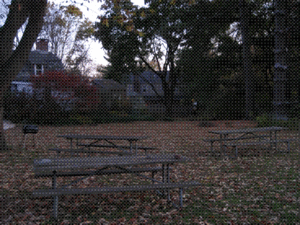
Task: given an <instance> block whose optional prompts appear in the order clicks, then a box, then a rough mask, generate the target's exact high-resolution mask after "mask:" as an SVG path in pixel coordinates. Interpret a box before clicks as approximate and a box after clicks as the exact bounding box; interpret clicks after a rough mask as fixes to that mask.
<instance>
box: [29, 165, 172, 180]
mask: <svg viewBox="0 0 300 225" xmlns="http://www.w3.org/2000/svg"><path fill="white" fill-rule="evenodd" d="M161 170H162V167H147V168H131V169H130V172H129V171H127V170H121V169H106V170H99V171H84V172H78V171H74V172H73V171H71V172H57V173H55V176H56V177H73V176H93V175H110V174H122V173H146V172H151V173H152V174H153V173H156V172H159V171H161ZM170 170H171V168H170ZM52 176H53V173H52V172H36V173H35V175H34V177H35V178H38V177H52Z"/></svg>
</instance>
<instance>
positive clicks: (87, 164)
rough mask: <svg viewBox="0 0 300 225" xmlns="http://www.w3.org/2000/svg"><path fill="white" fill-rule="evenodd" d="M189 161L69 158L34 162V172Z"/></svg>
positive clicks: (154, 156)
mask: <svg viewBox="0 0 300 225" xmlns="http://www.w3.org/2000/svg"><path fill="white" fill-rule="evenodd" d="M189 160H190V159H189V158H188V157H185V156H180V155H175V154H149V155H147V156H145V155H137V156H107V157H99V156H94V157H85V158H79V157H69V158H49V159H36V160H34V163H33V164H34V170H35V171H36V172H37V171H39V172H40V171H61V170H67V169H94V168H101V167H106V166H134V165H146V164H168V163H169V164H171V163H175V162H180V163H182V162H187V161H189Z"/></svg>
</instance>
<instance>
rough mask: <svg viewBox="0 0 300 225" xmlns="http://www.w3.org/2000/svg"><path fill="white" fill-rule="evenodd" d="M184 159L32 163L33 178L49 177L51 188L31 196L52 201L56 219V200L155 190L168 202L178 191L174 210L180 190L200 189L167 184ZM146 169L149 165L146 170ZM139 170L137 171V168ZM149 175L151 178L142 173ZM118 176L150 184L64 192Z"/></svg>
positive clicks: (154, 156) (167, 156)
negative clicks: (127, 175)
mask: <svg viewBox="0 0 300 225" xmlns="http://www.w3.org/2000/svg"><path fill="white" fill-rule="evenodd" d="M187 161H189V159H188V158H187V157H185V156H181V155H174V154H151V155H147V156H145V155H143V156H140V155H139V156H136V155H126V156H107V157H84V158H79V157H70V158H53V159H37V160H34V173H35V177H36V178H38V177H52V188H47V189H38V190H35V191H34V192H33V196H34V197H53V199H54V204H53V211H54V217H55V218H57V216H58V196H60V195H68V194H76V195H77V194H100V193H112V192H127V191H130V192H131V191H150V190H155V191H157V192H158V193H159V194H160V195H162V196H163V197H167V200H168V201H169V202H172V201H171V198H170V191H169V190H170V189H179V206H178V205H177V204H175V203H173V202H172V204H173V205H174V206H176V207H182V205H183V200H182V199H183V188H188V187H194V186H199V185H200V183H198V182H196V181H189V182H176V183H172V182H170V165H173V164H174V163H183V162H187ZM156 164H161V167H160V168H158V167H149V165H156ZM145 165H148V166H146V167H145ZM136 166H140V167H136ZM158 171H161V172H162V181H160V180H157V179H154V173H156V172H158ZM145 172H152V177H148V176H146V175H144V174H142V173H145ZM116 173H117V174H118V173H132V174H134V175H136V176H138V177H142V178H145V179H147V180H150V181H152V183H151V184H146V185H145V184H142V185H130V186H109V187H91V188H70V189H69V188H67V187H68V186H71V185H73V184H75V183H77V182H79V181H81V180H83V179H86V178H87V177H89V176H94V175H111V174H116ZM68 176H84V177H83V178H80V179H77V180H75V181H73V182H71V183H68V184H67V185H64V186H62V187H57V184H56V182H57V181H56V179H57V177H68Z"/></svg>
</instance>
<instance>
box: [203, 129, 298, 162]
mask: <svg viewBox="0 0 300 225" xmlns="http://www.w3.org/2000/svg"><path fill="white" fill-rule="evenodd" d="M282 130H287V128H284V127H275V126H273V127H258V128H244V129H232V130H212V131H209V133H212V134H216V135H219V136H220V138H212V139H206V140H204V141H207V142H210V143H211V151H212V152H213V144H214V142H219V143H220V150H221V152H223V153H224V155H226V153H225V150H226V148H227V147H230V146H231V147H234V148H235V156H236V157H237V154H238V146H251V145H263V144H270V147H271V148H272V147H274V148H275V150H277V144H278V143H286V144H287V145H288V152H289V151H290V141H292V139H278V137H277V133H278V132H280V131H282ZM229 135H234V136H229ZM247 139H248V140H249V139H250V140H251V139H252V141H250V142H242V140H247Z"/></svg>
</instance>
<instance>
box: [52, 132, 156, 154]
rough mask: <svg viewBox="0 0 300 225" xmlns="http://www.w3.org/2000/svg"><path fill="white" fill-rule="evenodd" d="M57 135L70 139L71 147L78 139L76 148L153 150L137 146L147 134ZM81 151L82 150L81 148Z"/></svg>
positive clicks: (123, 150)
mask: <svg viewBox="0 0 300 225" xmlns="http://www.w3.org/2000/svg"><path fill="white" fill-rule="evenodd" d="M57 137H62V138H65V139H67V140H69V141H70V149H74V148H73V140H76V148H77V149H78V148H79V147H86V148H88V149H89V150H90V148H91V147H99V148H116V149H119V150H121V152H125V154H126V153H128V152H127V151H126V149H129V150H130V153H132V152H133V150H135V154H137V151H138V150H139V149H142V150H144V151H145V152H146V151H147V150H153V149H154V148H152V147H142V146H137V142H138V141H139V140H143V139H146V138H148V137H146V136H107V135H82V134H65V135H58V136H57ZM80 141H90V143H81V142H80ZM115 141H127V142H129V145H126V146H125V145H120V144H117V143H115ZM99 142H105V143H107V144H99ZM79 151H82V149H81V150H79ZM98 153H100V152H98Z"/></svg>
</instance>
